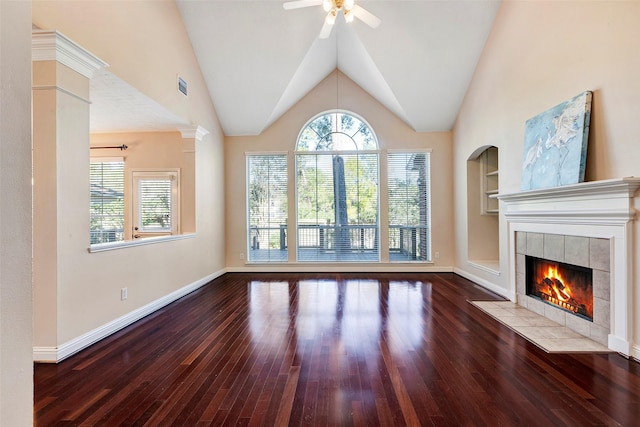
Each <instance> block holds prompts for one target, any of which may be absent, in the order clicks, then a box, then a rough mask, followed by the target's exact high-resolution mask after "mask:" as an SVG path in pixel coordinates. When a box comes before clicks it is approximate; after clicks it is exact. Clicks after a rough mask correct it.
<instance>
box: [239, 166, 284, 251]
mask: <svg viewBox="0 0 640 427" xmlns="http://www.w3.org/2000/svg"><path fill="white" fill-rule="evenodd" d="M247 171H248V177H247V198H248V203H247V206H248V209H249V212H248V218H249V232H248V233H247V235H248V237H249V242H248V247H249V250H248V254H249V261H250V262H286V261H287V260H288V249H287V247H288V244H287V209H288V203H287V155H286V154H269V155H260V154H248V155H247Z"/></svg>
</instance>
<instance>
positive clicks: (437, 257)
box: [435, 251, 440, 259]
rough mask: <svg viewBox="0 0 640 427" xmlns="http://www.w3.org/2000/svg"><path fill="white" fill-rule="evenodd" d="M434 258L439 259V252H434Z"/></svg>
mask: <svg viewBox="0 0 640 427" xmlns="http://www.w3.org/2000/svg"><path fill="white" fill-rule="evenodd" d="M435 257H436V259H440V252H438V251H436V253H435Z"/></svg>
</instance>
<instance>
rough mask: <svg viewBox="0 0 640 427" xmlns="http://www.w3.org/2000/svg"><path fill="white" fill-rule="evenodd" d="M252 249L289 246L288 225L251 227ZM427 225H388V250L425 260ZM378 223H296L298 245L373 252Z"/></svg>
mask: <svg viewBox="0 0 640 427" xmlns="http://www.w3.org/2000/svg"><path fill="white" fill-rule="evenodd" d="M249 232H250V236H249V241H250V247H251V249H252V250H260V249H270V250H274V249H276V250H277V249H279V250H282V251H284V250H286V249H287V248H288V241H287V225H286V224H281V225H280V226H276V227H251V228H250V229H249ZM427 232H428V227H426V226H404V225H389V252H390V253H391V254H396V255H401V256H402V258H403V259H407V260H412V261H415V260H426V259H428V256H429V253H430V250H429V247H428V239H427V238H426V236H427ZM378 245H379V236H378V226H377V225H375V224H372V225H343V226H338V225H334V224H328V225H316V224H310V225H298V249H315V250H320V251H345V252H376V251H377V248H378Z"/></svg>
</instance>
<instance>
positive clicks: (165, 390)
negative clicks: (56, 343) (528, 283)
mask: <svg viewBox="0 0 640 427" xmlns="http://www.w3.org/2000/svg"><path fill="white" fill-rule="evenodd" d="M496 299H499V298H497V297H496V296H495V295H493V294H491V293H489V292H487V291H485V290H484V289H483V288H481V287H479V286H477V285H475V284H473V283H472V282H469V281H467V280H465V279H463V278H461V277H460V276H457V275H455V274H449V273H446V274H372V273H367V274H355V273H353V274H321V275H320V274H275V273H273V274H240V273H234V274H226V275H224V276H222V277H220V278H218V279H216V280H214V281H213V282H211V283H210V284H208V285H206V286H204V287H203V288H201V289H199V290H198V291H196V292H194V293H192V294H190V295H188V296H186V297H184V298H182V299H181V300H179V301H177V302H175V303H173V304H171V305H169V306H167V307H165V308H164V309H162V310H160V311H158V312H156V313H154V314H152V315H150V316H148V317H146V318H145V319H142V320H141V321H139V322H137V323H136V324H134V325H131V326H129V327H128V328H126V329H123V330H122V331H120V332H118V333H116V334H114V335H112V336H111V337H108V338H106V339H104V340H102V341H100V342H99V343H97V344H95V345H93V346H92V347H90V348H88V349H86V350H84V351H82V352H80V353H78V354H76V355H74V356H72V357H70V358H69V359H67V360H65V361H63V362H61V363H59V364H57V365H53V364H36V367H35V402H34V413H35V419H36V425H37V426H208V425H214V426H218V425H243V426H286V425H291V426H301V425H309V426H420V425H422V426H589V425H598V426H613V425H622V426H638V425H640V364H639V363H637V362H635V361H633V360H627V359H625V358H623V357H621V356H620V355H617V354H580V355H565V354H546V353H544V352H543V351H542V350H540V349H539V348H537V347H535V346H534V345H533V344H531V343H529V342H528V341H526V340H525V339H523V338H521V337H520V336H518V335H517V334H516V333H514V332H512V331H511V330H510V329H508V328H507V327H505V326H503V325H501V324H500V323H498V322H497V321H495V320H493V319H492V318H490V317H489V316H488V315H486V314H485V313H483V312H482V311H480V310H479V309H478V308H476V307H474V306H473V305H472V304H469V303H468V302H467V301H468V300H496Z"/></svg>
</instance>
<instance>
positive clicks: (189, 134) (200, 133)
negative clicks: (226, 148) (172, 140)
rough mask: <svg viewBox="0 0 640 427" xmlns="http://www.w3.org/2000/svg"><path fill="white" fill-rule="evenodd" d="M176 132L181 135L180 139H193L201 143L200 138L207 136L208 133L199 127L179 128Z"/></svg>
mask: <svg viewBox="0 0 640 427" xmlns="http://www.w3.org/2000/svg"><path fill="white" fill-rule="evenodd" d="M178 130H179V131H180V133H181V134H182V138H184V139H193V138H195V140H196V141H202V138H204V137H205V136H206V135H208V134H209V131H208V130H206V129H205V128H203V127H202V126H200V125H193V126H189V127H184V128H180V129H178Z"/></svg>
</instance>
